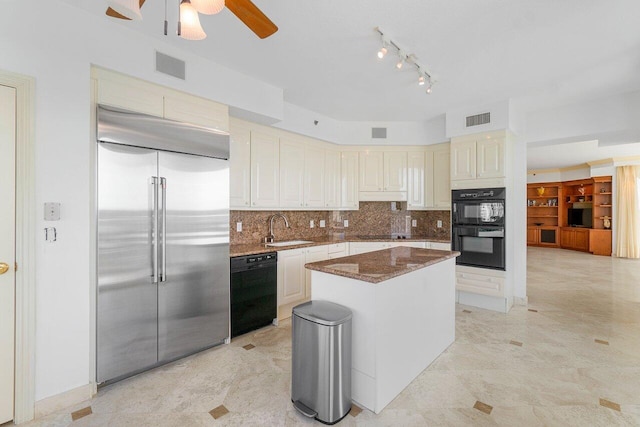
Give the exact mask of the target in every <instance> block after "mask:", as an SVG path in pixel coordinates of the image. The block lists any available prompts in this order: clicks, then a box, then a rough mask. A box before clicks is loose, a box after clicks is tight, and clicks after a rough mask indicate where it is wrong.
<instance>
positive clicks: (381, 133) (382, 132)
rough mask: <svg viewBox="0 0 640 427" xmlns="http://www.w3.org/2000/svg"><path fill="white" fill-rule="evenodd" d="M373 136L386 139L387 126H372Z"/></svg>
mask: <svg viewBox="0 0 640 427" xmlns="http://www.w3.org/2000/svg"><path fill="white" fill-rule="evenodd" d="M371 138H376V139H386V138H387V128H371Z"/></svg>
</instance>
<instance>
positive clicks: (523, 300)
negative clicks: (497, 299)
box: [513, 296, 529, 307]
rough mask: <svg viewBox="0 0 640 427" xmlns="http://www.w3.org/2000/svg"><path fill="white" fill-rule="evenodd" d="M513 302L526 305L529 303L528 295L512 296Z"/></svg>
mask: <svg viewBox="0 0 640 427" xmlns="http://www.w3.org/2000/svg"><path fill="white" fill-rule="evenodd" d="M513 303H514V304H515V305H524V306H525V307H526V306H527V305H529V297H528V296H526V297H513Z"/></svg>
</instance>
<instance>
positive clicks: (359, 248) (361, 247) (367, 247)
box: [349, 242, 392, 255]
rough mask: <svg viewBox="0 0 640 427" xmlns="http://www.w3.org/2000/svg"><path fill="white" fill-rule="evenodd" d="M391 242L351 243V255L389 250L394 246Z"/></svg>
mask: <svg viewBox="0 0 640 427" xmlns="http://www.w3.org/2000/svg"><path fill="white" fill-rule="evenodd" d="M391 245H392V243H390V242H350V243H349V255H358V254H364V253H367V252H373V251H379V250H381V249H389V248H391V247H392V246H391Z"/></svg>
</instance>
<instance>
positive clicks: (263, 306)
mask: <svg viewBox="0 0 640 427" xmlns="http://www.w3.org/2000/svg"><path fill="white" fill-rule="evenodd" d="M277 283H278V254H277V252H270V253H266V254H259V255H247V256H239V257H233V258H231V337H232V338H233V337H237V336H238V335H242V334H244V333H247V332H250V331H253V330H255V329H258V328H261V327H263V326H266V325H269V324H271V323H272V322H273V319H275V318H276V317H277V303H278V301H277Z"/></svg>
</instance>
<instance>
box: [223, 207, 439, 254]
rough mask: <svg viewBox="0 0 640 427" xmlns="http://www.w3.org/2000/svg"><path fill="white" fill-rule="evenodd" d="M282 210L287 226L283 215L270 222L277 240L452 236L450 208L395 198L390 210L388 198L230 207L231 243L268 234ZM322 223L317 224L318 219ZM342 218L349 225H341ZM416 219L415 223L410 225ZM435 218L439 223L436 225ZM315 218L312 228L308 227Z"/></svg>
mask: <svg viewBox="0 0 640 427" xmlns="http://www.w3.org/2000/svg"><path fill="white" fill-rule="evenodd" d="M274 213H282V214H284V215H285V216H286V217H287V219H288V220H289V225H290V228H286V227H285V225H284V221H283V220H282V218H276V219H275V220H274V222H273V234H274V235H275V238H276V240H290V239H307V238H317V237H328V236H345V237H351V236H361V235H388V234H402V235H413V236H420V237H427V238H432V239H443V240H449V239H450V238H451V234H450V232H451V222H450V217H451V215H450V212H449V211H448V210H446V211H407V210H406V203H401V202H396V209H395V210H392V203H391V202H360V209H359V210H357V211H231V214H230V221H229V222H230V224H229V229H230V230H229V231H230V240H231V244H243V243H260V242H261V241H262V239H263V238H264V237H265V236H267V235H268V234H269V217H270V216H271V215H273V214H274ZM321 220H324V221H325V227H324V228H320V221H321ZM344 220H348V222H349V226H348V227H344ZM411 220H416V222H417V227H411ZM438 220H441V221H442V227H441V228H438V227H437V222H438ZM310 221H314V228H310V225H309V223H310ZM238 222H242V232H237V231H236V223H238Z"/></svg>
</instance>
